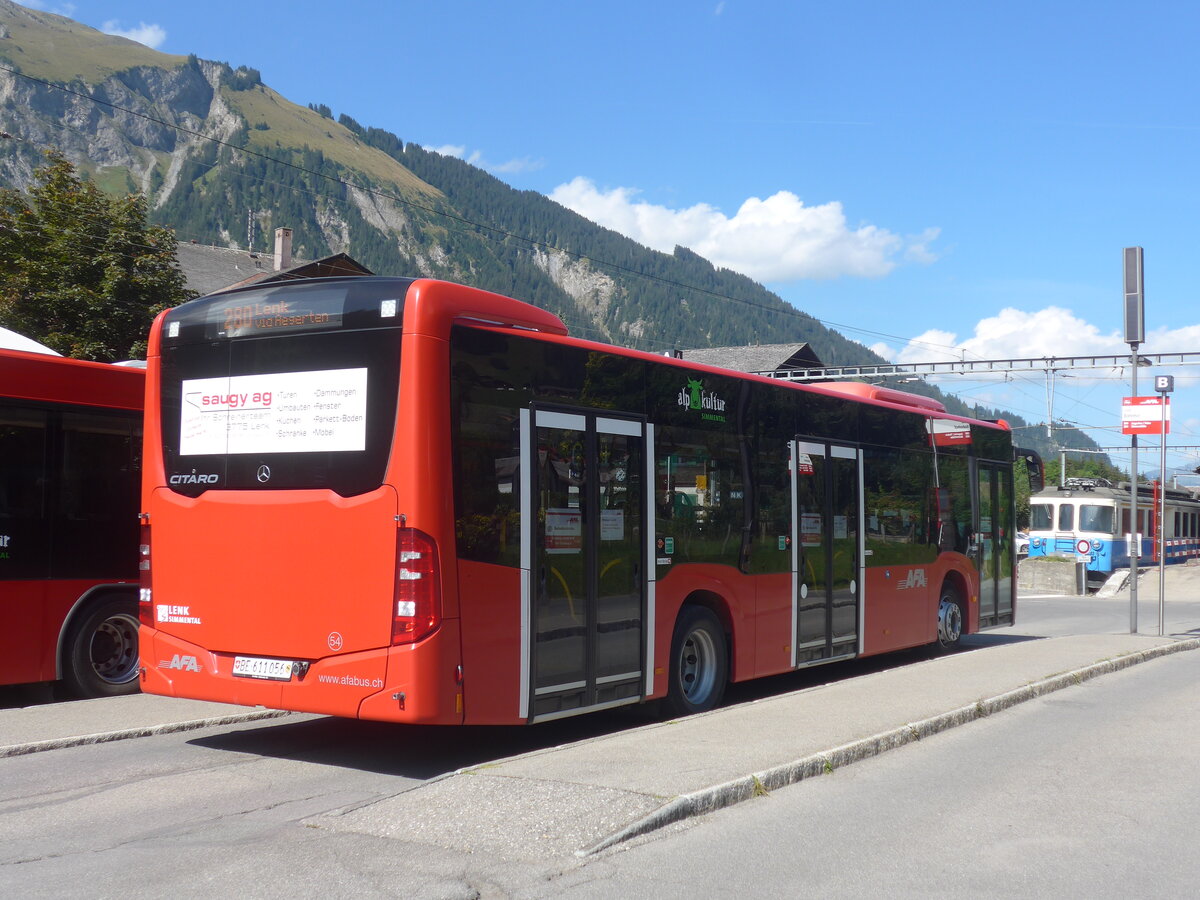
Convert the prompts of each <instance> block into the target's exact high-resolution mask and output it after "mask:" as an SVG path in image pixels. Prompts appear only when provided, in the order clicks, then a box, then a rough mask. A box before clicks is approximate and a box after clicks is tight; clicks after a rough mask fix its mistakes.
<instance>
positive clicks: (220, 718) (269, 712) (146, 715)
mask: <svg viewBox="0 0 1200 900" xmlns="http://www.w3.org/2000/svg"><path fill="white" fill-rule="evenodd" d="M286 715H290V713H286V712H280V711H279V710H274V709H257V708H252V707H246V706H230V705H229V704H227V703H202V702H200V701H198V700H176V699H173V698H171V697H154V696H151V695H150V694H131V695H129V696H127V697H105V698H102V699H99V700H74V701H72V702H70V703H50V704H45V705H41V706H26V707H22V708H20V709H0V758H2V757H5V756H22V755H24V754H26V753H38V752H40V751H43V750H58V749H60V748H63V747H78V746H81V745H83V744H102V743H105V742H107V741H122V740H126V739H128V738H137V737H147V736H149V735H152V734H168V733H170V732H172V731H191V730H193V729H196V728H208V727H209V726H211V725H232V724H236V723H238V722H253V721H255V720H256V719H273V718H277V717H279V716H286Z"/></svg>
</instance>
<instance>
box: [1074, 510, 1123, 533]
mask: <svg viewBox="0 0 1200 900" xmlns="http://www.w3.org/2000/svg"><path fill="white" fill-rule="evenodd" d="M1113 512H1114V510H1113V508H1112V507H1111V506H1091V505H1088V504H1084V505H1083V506H1081V507H1079V530H1080V531H1100V532H1103V533H1104V534H1112V533H1113V523H1114V518H1115V516H1114V515H1113Z"/></svg>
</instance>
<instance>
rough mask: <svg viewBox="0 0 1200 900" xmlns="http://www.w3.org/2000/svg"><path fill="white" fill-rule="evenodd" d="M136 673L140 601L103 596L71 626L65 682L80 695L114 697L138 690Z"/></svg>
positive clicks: (68, 688)
mask: <svg viewBox="0 0 1200 900" xmlns="http://www.w3.org/2000/svg"><path fill="white" fill-rule="evenodd" d="M137 674H138V609H137V600H136V599H135V598H134V597H128V596H121V595H110V596H108V597H104V598H103V599H101V600H99V601H98V602H96V603H94V604H92V605H91V606H90V607H89V608H88V609H86V610H85V611H84V612H83V614H82V616H81V617H80V618H79V619H78V621H76V622H75V624H74V625H73V626H72V627H71V632H70V635H69V636H68V638H67V643H66V646H65V648H64V650H63V684H64V686H65V687H66V688H67V690H68V691H70V693H71V694H73V695H75V696H77V697H115V696H117V695H119V694H133V693H136V692H137V689H138V681H137Z"/></svg>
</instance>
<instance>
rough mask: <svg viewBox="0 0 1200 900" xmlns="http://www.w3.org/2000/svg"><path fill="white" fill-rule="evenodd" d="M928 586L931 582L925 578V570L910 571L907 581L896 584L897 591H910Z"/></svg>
mask: <svg viewBox="0 0 1200 900" xmlns="http://www.w3.org/2000/svg"><path fill="white" fill-rule="evenodd" d="M928 584H929V580H928V579H927V578H926V577H925V570H924V569H909V570H908V575H907V576H906V577H905V579H904V580H903V581H899V582H897V583H896V590H898V591H910V590H912V589H913V588H923V587H926V586H927V585H928Z"/></svg>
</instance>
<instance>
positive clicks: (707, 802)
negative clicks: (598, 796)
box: [575, 639, 1200, 857]
mask: <svg viewBox="0 0 1200 900" xmlns="http://www.w3.org/2000/svg"><path fill="white" fill-rule="evenodd" d="M1196 649H1200V639H1190V640H1186V641H1179V642H1176V643H1172V644H1162V645H1160V646H1157V647H1150V648H1148V649H1146V650H1137V651H1134V652H1133V653H1127V654H1125V655H1123V656H1118V657H1114V658H1112V659H1105V660H1101V661H1100V662H1098V663H1093V664H1092V665H1090V666H1085V667H1083V668H1082V669H1076V670H1074V671H1071V672H1064V673H1062V674H1059V675H1051V676H1050V677H1048V678H1044V679H1042V680H1041V681H1035V682H1032V683H1030V684H1027V685H1025V686H1024V687H1020V688H1017V689H1016V690H1012V691H1008V692H1007V693H1004V694H1000V695H999V696H996V697H992V698H990V699H986V700H979V701H977V702H976V703H975V704H973V705H971V706H963V707H960V708H958V709H954V710H951V711H949V712H945V713H941V714H940V715H936V716H932V717H931V718H928V719H924V720H922V721H920V722H910V723H908V724H906V725H901V726H900V727H899V728H894V729H892V730H890V731H885V732H882V733H881V734H876V735H873V736H871V737H868V738H862V739H861V740H857V741H852V742H850V743H848V744H842V745H841V746H840V747H833V748H832V749H829V750H826V751H824V752H822V753H814V754H812V755H811V756H806V757H804V758H803V759H798V760H795V761H793V762H790V763H784V764H782V765H779V766H775V767H773V768H770V769H766V770H764V771H762V772H756V773H754V774H751V775H746V776H743V777H741V778H736V779H734V780H733V781H727V782H725V783H724V784H718V785H715V786H713V787H710V788H704V789H703V790H699V791H694V792H692V793H690V794H682V795H680V796H678V797H676V798H675V799H673V800H671V801H670V802H669V803H666V804H665V805H663V806H661V807H659V808H658V809H656V810H655V811H654V812H652V813H650V814H649V815H647V816H644V817H642V818H641V819H639V820H638V821H636V822H633V823H631V824H630V825H627V826H626V827H625V828H622V829H621V830H620V831H617V832H615V833H613V834H611V835H609V836H608V837H606V838H604V839H603V840H601V841H600V842H598V843H596V844H594V845H593V846H591V847H588V848H586V849H583V850H577V851H575V855H576V856H578V857H587V856H591V855H593V854H596V853H599V852H600V851H602V850H606V849H608V848H609V847H612V846H615V845H616V844H620V843H624V842H625V841H628V840H632V839H633V838H635V837H640V836H641V835H643V834H648V833H650V832H652V831H657V830H658V829H660V828H665V827H666V826H667V825H673V824H674V823H676V822H681V821H683V820H684V819H690V818H693V817H695V816H702V815H705V814H706V813H710V812H715V811H716V810H718V809H724V808H725V807H727V806H733V805H734V804H737V803H742V802H744V801H746V800H752V799H754V798H755V797H762V796H765V795H766V794H768V793H770V792H771V791H773V790H775V789H776V788H781V787H786V786H787V785H789V784H795V783H796V782H799V781H803V780H805V779H806V778H812V777H813V776H814V775H824V774H832V773H833V772H834V771H835V770H837V769H839V768H841V767H842V766H847V765H850V764H851V763H855V762H859V761H860V760H864V759H870V758H871V757H874V756H878V755H879V754H881V753H884V752H886V751H888V750H895V749H896V748H898V747H903V746H904V745H905V744H911V743H914V742H916V741H919V740H921V739H922V738H926V737H931V736H933V735H935V734H939V733H940V732H943V731H948V730H949V729H951V728H957V727H958V726H959V725H966V724H967V723H969V722H973V721H975V720H976V719H986V718H987V717H988V716H990V715H992V714H993V713H998V712H1002V711H1003V710H1006V709H1009V708H1010V707H1013V706H1016V705H1017V704H1018V703H1024V702H1025V701H1027V700H1034V699H1036V698H1038V697H1042V696H1044V695H1046V694H1051V693H1054V692H1055V691H1060V690H1062V689H1063V688H1068V687H1072V686H1074V685H1078V684H1082V683H1083V682H1085V681H1089V680H1090V679H1092V678H1096V677H1098V676H1100V675H1107V674H1109V673H1112V672H1119V671H1120V670H1122V669H1127V668H1129V667H1130V666H1134V665H1137V664H1138V663H1143V662H1147V661H1149V660H1151V659H1156V658H1158V657H1160V656H1166V655H1167V654H1170V653H1180V652H1182V651H1185V650H1196Z"/></svg>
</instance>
